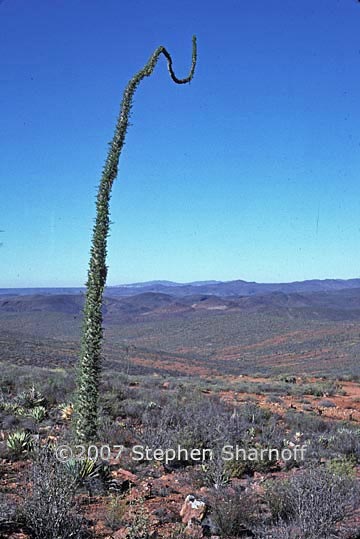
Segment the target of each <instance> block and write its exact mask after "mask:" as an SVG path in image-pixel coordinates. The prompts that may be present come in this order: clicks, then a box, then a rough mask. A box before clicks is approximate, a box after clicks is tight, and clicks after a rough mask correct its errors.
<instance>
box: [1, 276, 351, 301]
mask: <svg viewBox="0 0 360 539" xmlns="http://www.w3.org/2000/svg"><path fill="white" fill-rule="evenodd" d="M352 288H360V279H347V280H343V279H324V280H320V279H313V280H309V281H296V282H292V283H256V282H248V281H243V280H240V279H239V280H235V281H224V282H223V281H195V282H191V283H175V282H172V281H148V282H144V283H131V284H123V285H118V286H108V287H107V288H106V295H107V296H111V297H121V296H122V297H124V296H134V295H137V294H141V293H146V292H153V293H162V294H170V295H172V296H176V297H186V296H192V295H196V294H206V295H212V296H220V297H238V296H257V295H265V294H272V293H274V292H282V293H284V294H293V293H306V292H327V291H335V290H344V289H352ZM84 291H85V288H84V287H74V288H2V289H0V295H8V294H10V295H21V296H22V295H33V294H41V295H48V294H57V295H59V294H83V293H84Z"/></svg>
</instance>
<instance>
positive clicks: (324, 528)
mask: <svg viewBox="0 0 360 539" xmlns="http://www.w3.org/2000/svg"><path fill="white" fill-rule="evenodd" d="M265 497H266V499H267V501H268V505H269V508H270V511H271V514H272V518H273V522H274V523H276V521H278V520H279V519H281V520H282V521H286V522H288V523H290V524H291V525H292V526H293V529H294V530H295V529H298V530H300V532H301V533H300V537H304V538H306V539H328V538H329V537H333V536H335V534H336V529H337V525H338V523H339V522H342V521H343V520H344V519H345V517H346V516H348V515H350V514H351V513H352V511H353V510H354V507H355V506H357V505H358V504H359V487H358V484H357V482H356V481H354V480H353V479H351V478H349V477H346V476H340V475H337V474H334V473H332V472H331V471H330V470H328V469H325V468H316V469H314V468H309V469H306V470H302V471H301V472H300V473H298V474H296V475H294V476H293V477H291V478H290V479H289V480H286V481H277V482H276V483H275V482H274V483H271V484H269V485H268V487H267V489H266V494H265Z"/></svg>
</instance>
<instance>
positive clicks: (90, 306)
mask: <svg viewBox="0 0 360 539" xmlns="http://www.w3.org/2000/svg"><path fill="white" fill-rule="evenodd" d="M161 55H163V56H165V58H166V60H167V67H168V71H169V74H170V77H171V79H172V80H173V81H174V82H175V83H176V84H186V83H188V82H190V81H191V80H192V78H193V76H194V72H195V66H196V59H197V47H196V37H195V36H193V38H192V62H191V68H190V71H189V74H188V76H187V77H186V78H184V79H179V78H178V77H177V76H176V75H175V73H174V70H173V66H172V57H171V55H170V54H169V52H168V51H167V49H166V48H165V47H163V46H160V47H158V48H157V49H156V50H155V51H154V53H153V54H152V55H151V57H150V58H149V61H148V62H147V63H146V64H145V66H144V67H143V68H142V69H141V70H140V71H138V73H136V74H135V75H134V76H133V77H132V79H130V81H129V82H128V84H127V86H126V88H125V90H124V94H123V98H122V102H121V106H120V114H119V117H118V120H117V123H116V127H115V133H114V136H113V139H112V141H111V143H110V148H109V152H108V156H107V159H106V162H105V166H104V169H103V173H102V176H101V180H100V184H99V188H98V194H97V199H96V219H95V224H94V228H93V236H92V243H91V249H90V262H89V268H88V276H87V282H86V297H85V306H84V311H83V326H82V339H81V354H80V361H79V366H78V375H77V394H76V402H75V414H74V422H75V433H76V436H77V438H78V440H82V441H91V440H93V439H95V437H96V433H97V427H98V401H99V384H100V375H101V344H102V338H103V327H102V322H103V320H102V303H103V293H104V288H105V284H106V276H107V266H106V255H107V239H108V235H109V227H110V212H109V203H110V197H111V189H112V186H113V183H114V180H115V178H116V177H117V174H118V165H119V158H120V155H121V151H122V148H123V146H124V143H125V137H126V132H127V129H128V126H129V118H130V112H131V108H132V101H133V97H134V94H135V91H136V89H137V87H138V85H139V84H140V82H141V81H142V80H143V79H144V78H145V77H149V76H150V75H151V74H152V72H153V71H154V69H155V66H156V64H157V62H158V60H159V58H160V56H161Z"/></svg>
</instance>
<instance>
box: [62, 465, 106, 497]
mask: <svg viewBox="0 0 360 539" xmlns="http://www.w3.org/2000/svg"><path fill="white" fill-rule="evenodd" d="M65 468H66V470H67V472H68V473H69V474H70V475H71V476H72V478H73V479H74V481H75V483H76V484H77V486H78V487H86V488H87V490H88V492H89V495H90V496H91V494H92V489H93V487H94V485H96V484H100V485H102V486H105V485H107V484H110V482H111V473H110V470H109V467H108V466H107V465H105V464H104V463H103V462H101V461H99V462H97V461H96V460H94V459H90V458H85V459H81V460H77V459H69V460H68V461H67V462H65Z"/></svg>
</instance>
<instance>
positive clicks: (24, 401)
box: [16, 386, 46, 408]
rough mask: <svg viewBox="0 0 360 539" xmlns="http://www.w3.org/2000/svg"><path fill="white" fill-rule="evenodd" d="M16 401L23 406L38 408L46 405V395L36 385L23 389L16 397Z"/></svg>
mask: <svg viewBox="0 0 360 539" xmlns="http://www.w3.org/2000/svg"><path fill="white" fill-rule="evenodd" d="M16 403H17V404H18V405H19V406H22V407H23V408H36V407H37V406H45V405H46V399H45V397H44V396H43V395H42V394H41V393H40V392H39V391H38V390H37V389H36V388H35V387H34V386H32V387H31V388H30V389H28V390H26V391H23V392H22V393H20V394H19V395H18V396H17V397H16Z"/></svg>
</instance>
